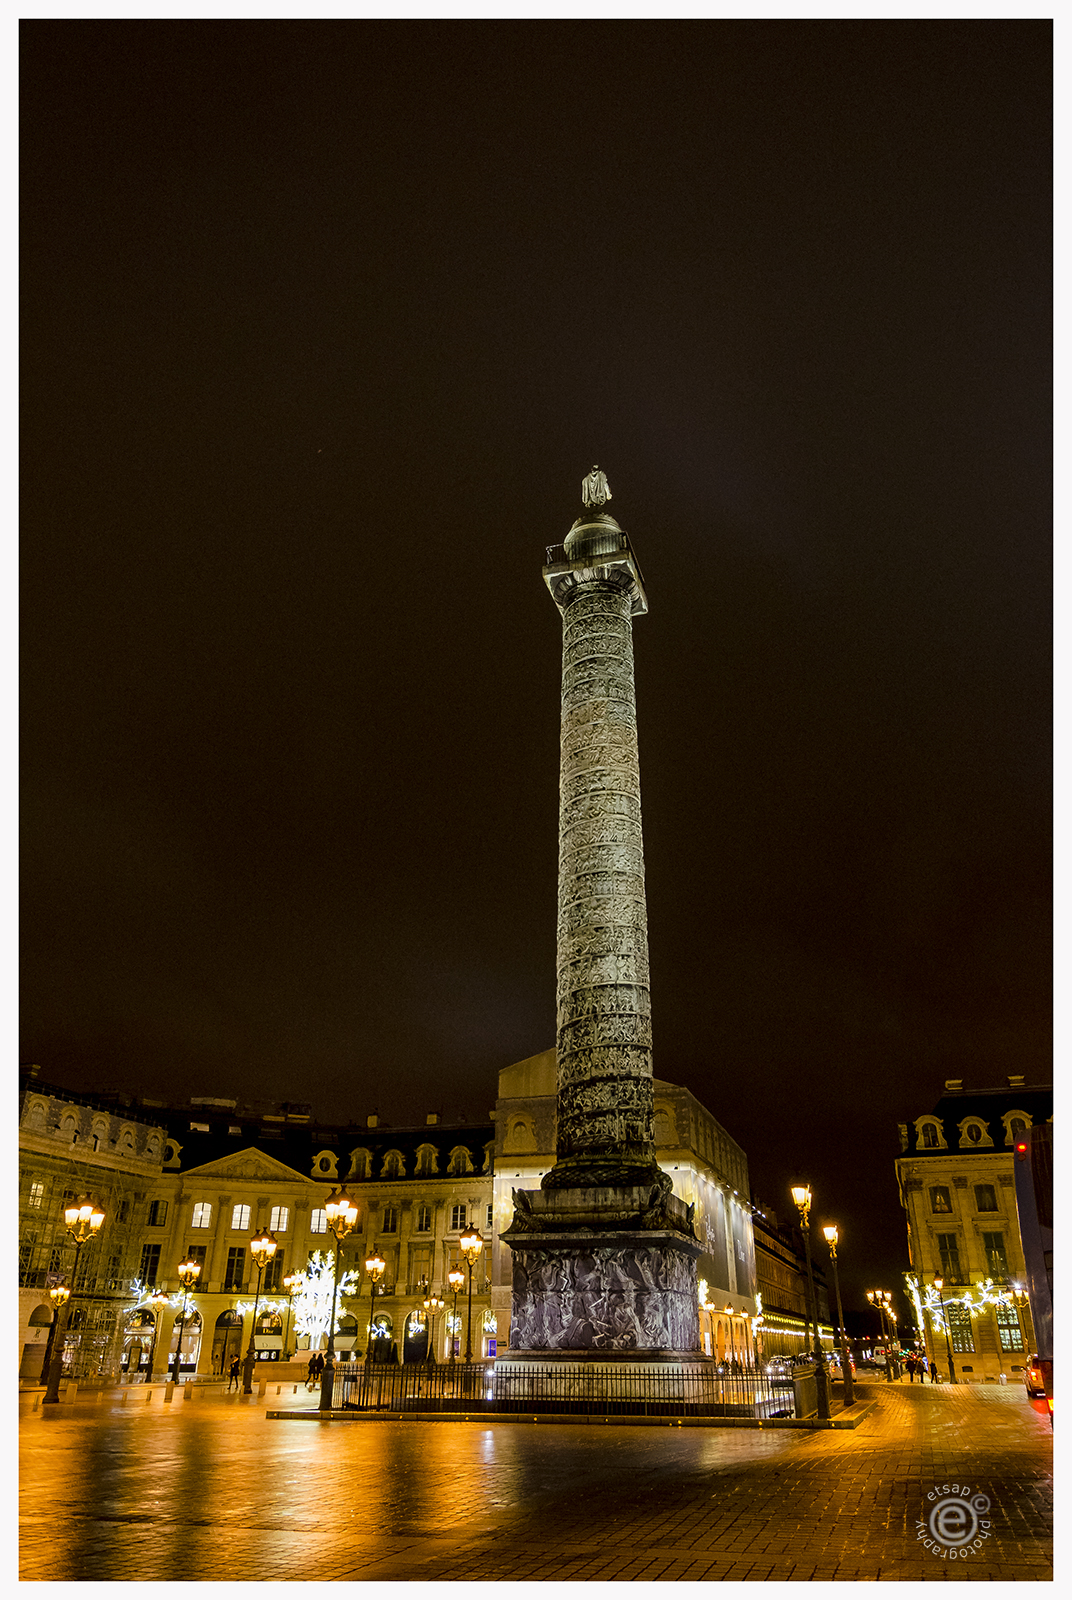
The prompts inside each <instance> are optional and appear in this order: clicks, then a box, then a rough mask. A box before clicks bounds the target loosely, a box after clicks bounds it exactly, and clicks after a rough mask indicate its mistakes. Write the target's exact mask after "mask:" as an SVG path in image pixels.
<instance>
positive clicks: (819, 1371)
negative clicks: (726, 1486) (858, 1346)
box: [792, 1184, 830, 1421]
mask: <svg viewBox="0 0 1072 1600" xmlns="http://www.w3.org/2000/svg"><path fill="white" fill-rule="evenodd" d="M792 1194H793V1204H794V1205H795V1206H796V1208H797V1210H798V1211H799V1212H800V1231H801V1233H802V1234H803V1235H804V1261H805V1264H806V1266H807V1272H808V1304H809V1306H810V1307H811V1320H812V1324H813V1326H814V1328H815V1407H816V1414H817V1415H818V1417H819V1419H820V1420H821V1421H825V1420H826V1419H827V1418H828V1417H829V1416H830V1392H829V1389H828V1387H827V1372H826V1363H825V1361H824V1360H823V1347H822V1344H821V1342H820V1339H819V1309H818V1305H817V1303H816V1299H815V1280H814V1278H813V1277H812V1272H811V1223H810V1221H809V1213H810V1211H811V1188H810V1187H809V1185H808V1184H797V1185H796V1186H795V1187H794V1189H793V1191H792Z"/></svg>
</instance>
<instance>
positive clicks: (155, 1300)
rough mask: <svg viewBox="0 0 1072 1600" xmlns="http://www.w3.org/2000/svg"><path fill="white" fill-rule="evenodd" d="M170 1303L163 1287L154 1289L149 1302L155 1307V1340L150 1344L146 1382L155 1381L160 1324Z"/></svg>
mask: <svg viewBox="0 0 1072 1600" xmlns="http://www.w3.org/2000/svg"><path fill="white" fill-rule="evenodd" d="M168 1303H169V1302H168V1297H167V1295H166V1294H165V1293H164V1291H163V1290H162V1289H154V1290H153V1292H152V1294H151V1295H150V1296H149V1304H150V1305H151V1306H152V1308H153V1342H152V1344H151V1345H150V1346H149V1370H148V1371H147V1372H146V1374H145V1381H146V1383H152V1381H153V1367H154V1366H155V1364H156V1343H157V1340H158V1339H159V1337H160V1324H161V1322H162V1320H163V1316H164V1307H165V1306H166V1305H168Z"/></svg>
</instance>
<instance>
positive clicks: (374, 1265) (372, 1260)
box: [365, 1255, 387, 1366]
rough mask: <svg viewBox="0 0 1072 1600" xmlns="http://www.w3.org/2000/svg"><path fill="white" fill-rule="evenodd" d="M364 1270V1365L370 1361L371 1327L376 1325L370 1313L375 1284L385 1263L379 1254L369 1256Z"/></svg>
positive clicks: (382, 1271) (374, 1306) (372, 1307)
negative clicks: (366, 1287)
mask: <svg viewBox="0 0 1072 1600" xmlns="http://www.w3.org/2000/svg"><path fill="white" fill-rule="evenodd" d="M365 1271H366V1273H367V1274H368V1280H369V1312H368V1341H367V1347H366V1349H365V1365H366V1366H368V1365H369V1364H370V1363H371V1361H372V1341H373V1339H374V1338H375V1334H374V1333H373V1329H374V1328H375V1326H376V1322H375V1318H374V1317H373V1315H372V1313H373V1312H374V1311H375V1309H376V1285H377V1284H378V1283H379V1281H380V1279H381V1278H382V1277H383V1275H384V1273H385V1272H386V1271H387V1263H386V1261H385V1260H384V1259H383V1257H382V1256H381V1255H374V1256H369V1257H368V1258H367V1260H366V1261H365Z"/></svg>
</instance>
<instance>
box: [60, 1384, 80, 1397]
mask: <svg viewBox="0 0 1072 1600" xmlns="http://www.w3.org/2000/svg"><path fill="white" fill-rule="evenodd" d="M63 1398H64V1399H65V1400H77V1398H78V1385H77V1383H69V1384H68V1385H67V1393H66V1394H65V1395H64V1397H63Z"/></svg>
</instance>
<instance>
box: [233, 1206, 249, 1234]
mask: <svg viewBox="0 0 1072 1600" xmlns="http://www.w3.org/2000/svg"><path fill="white" fill-rule="evenodd" d="M248 1227H249V1207H248V1206H235V1208H234V1210H233V1211H232V1212H231V1231H232V1232H233V1233H244V1232H245V1230H246V1229H247V1228H248Z"/></svg>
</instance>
